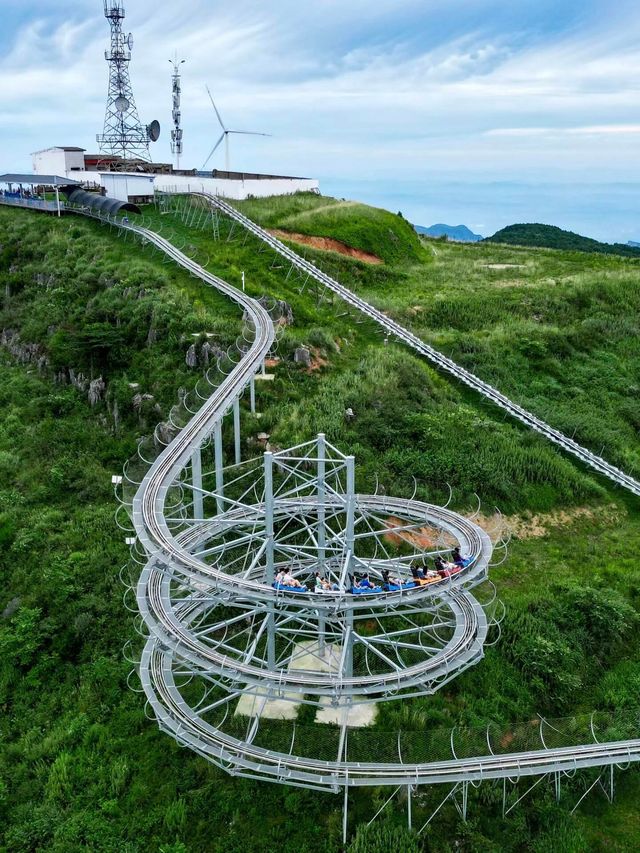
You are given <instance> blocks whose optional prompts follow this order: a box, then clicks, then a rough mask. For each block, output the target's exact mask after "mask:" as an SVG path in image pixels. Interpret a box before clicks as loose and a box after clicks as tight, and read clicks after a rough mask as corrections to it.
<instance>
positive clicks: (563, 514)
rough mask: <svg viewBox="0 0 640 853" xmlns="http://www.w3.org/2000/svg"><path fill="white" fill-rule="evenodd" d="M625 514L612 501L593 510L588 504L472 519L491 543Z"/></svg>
mask: <svg viewBox="0 0 640 853" xmlns="http://www.w3.org/2000/svg"><path fill="white" fill-rule="evenodd" d="M623 516H624V511H623V510H621V509H620V507H617V506H616V505H615V504H609V505H608V506H605V507H600V508H597V509H593V508H591V507H576V508H575V509H568V510H558V511H557V512H546V513H540V514H538V515H531V516H526V517H525V516H520V515H509V516H501V515H498V514H495V515H488V516H487V515H480V516H478V517H477V518H476V519H475V522H476V524H478V525H479V526H480V527H482V529H483V530H485V531H486V532H487V533H488V534H489V536H490V537H491V538H492V540H493V541H494V542H496V541H497V540H498V539H500V538H501V536H502V535H503V534H506V535H509V534H511V535H512V536H513V537H514V538H515V539H541V538H542V537H543V536H546V535H547V533H549V532H550V531H551V530H553V529H557V528H558V527H569V526H571V525H572V524H574V522H576V521H598V522H600V523H603V524H608V525H613V524H616V523H617V522H619V521H620V520H621V519H622V518H623Z"/></svg>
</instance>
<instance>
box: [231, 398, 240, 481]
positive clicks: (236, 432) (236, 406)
mask: <svg viewBox="0 0 640 853" xmlns="http://www.w3.org/2000/svg"><path fill="white" fill-rule="evenodd" d="M233 438H234V445H235V457H236V465H239V464H240V463H241V462H242V444H241V441H242V438H241V435H240V397H236V398H235V400H234V401H233Z"/></svg>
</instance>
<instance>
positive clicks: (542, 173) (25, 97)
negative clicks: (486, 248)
mask: <svg viewBox="0 0 640 853" xmlns="http://www.w3.org/2000/svg"><path fill="white" fill-rule="evenodd" d="M102 5H103V4H102V3H101V2H100V0H74V2H68V0H0V11H1V12H2V27H1V28H0V72H1V78H0V79H2V83H3V85H2V87H0V171H4V170H5V169H7V170H9V169H28V168H30V158H29V154H30V152H32V151H34V150H37V149H40V148H45V147H48V146H50V145H58V144H62V145H82V146H83V147H86V148H88V149H92V150H93V149H95V147H96V144H95V134H96V133H99V132H100V131H101V129H102V122H103V116H104V101H105V95H106V84H107V67H106V63H105V61H104V58H103V57H104V49H105V47H106V46H107V40H108V25H107V22H106V21H105V20H104V17H103V14H102V11H103V10H102ZM176 10H177V11H176ZM126 26H127V28H128V29H130V30H132V31H133V33H134V36H135V47H134V54H133V62H132V66H131V74H132V79H133V84H134V91H135V93H136V98H137V102H138V107H139V110H140V113H141V115H142V118H143V119H144V120H145V121H147V122H148V121H150V120H151V119H152V118H155V117H157V118H159V119H160V121H161V123H162V124H163V126H164V135H163V137H162V139H161V141H160V142H159V143H158V145H157V147H156V148H155V156H156V157H157V159H159V160H165V161H167V160H169V159H170V153H169V133H168V131H169V129H170V128H169V122H170V109H171V101H170V79H169V77H170V66H169V64H168V61H167V60H168V59H169V57H171V56H172V55H173V54H174V51H176V50H177V51H178V52H179V53H180V56H181V57H184V58H186V59H187V64H186V65H185V66H184V84H183V85H184V96H183V115H184V125H185V158H184V163H185V165H189V166H197V167H200V166H201V165H202V163H203V161H204V159H205V157H206V155H207V153H208V151H209V149H210V148H211V145H212V142H213V141H215V138H217V135H218V134H217V131H218V128H217V126H216V122H215V116H214V115H213V112H212V109H211V106H210V104H209V102H208V99H207V95H206V92H205V89H204V86H205V83H208V84H209V85H210V87H211V89H212V91H213V92H214V95H215V97H216V100H217V101H218V105H219V107H220V109H221V111H222V113H223V116H224V117H225V119H226V120H227V123H228V125H230V126H235V127H238V128H241V129H242V128H246V129H252V130H261V131H265V132H268V133H271V134H273V137H272V138H270V139H263V138H252V137H244V138H237V139H235V140H233V143H232V166H233V167H234V168H239V169H245V170H247V171H254V170H259V171H265V172H274V173H282V174H284V173H290V174H301V175H310V176H314V177H319V178H320V180H321V182H322V188H323V190H324V191H325V192H331V193H333V194H335V195H338V196H341V197H347V196H348V197H355V198H360V199H362V200H364V201H368V202H371V203H377V204H381V205H383V206H386V207H389V208H391V209H399V210H402V211H403V213H404V214H405V215H406V216H408V217H409V218H411V219H413V221H415V222H418V223H420V224H425V225H429V224H432V223H433V222H435V221H444V222H450V223H451V224H459V223H460V222H464V223H465V224H467V225H469V226H470V227H472V228H474V229H475V230H478V231H480V232H481V233H484V234H490V233H493V232H494V231H495V230H497V229H498V228H499V227H502V226H504V225H506V224H510V223H511V222H513V221H534V220H537V221H545V222H550V223H553V224H558V225H561V226H562V227H567V228H572V229H574V230H578V231H581V232H582V233H587V234H589V235H591V236H595V237H599V238H601V239H607V240H623V241H626V240H629V239H638V240H640V217H639V216H638V212H639V207H640V206H639V205H638V203H637V201H636V199H637V197H638V195H639V192H638V191H639V190H640V176H639V175H638V149H639V145H640V51H639V50H638V48H637V45H638V43H640V7H638V4H637V3H636V2H633V3H632V2H628V0H616V2H615V3H611V2H610V0H609V2H602V0H584V2H581V3H578V2H574V0H561V2H559V0H554V2H551V0H536V2H530V0H511V2H495V0H494V2H490V0H449V2H448V3H443V2H440V0H438V2H436V1H435V0H305V2H304V3H302V2H299V0H275V2H273V3H269V4H267V3H265V2H264V0H235V2H234V3H233V4H230V3H228V2H225V3H222V2H218V0H181V2H180V3H175V2H172V3H169V2H166V0H128V3H127V20H126ZM220 153H221V152H220ZM212 165H218V166H223V161H222V157H221V158H220V160H219V161H214V162H213V164H212Z"/></svg>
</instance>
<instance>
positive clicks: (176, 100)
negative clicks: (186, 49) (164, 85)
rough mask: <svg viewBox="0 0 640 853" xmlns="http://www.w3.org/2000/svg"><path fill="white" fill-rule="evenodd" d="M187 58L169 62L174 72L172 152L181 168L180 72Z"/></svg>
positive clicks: (172, 83) (172, 82)
mask: <svg viewBox="0 0 640 853" xmlns="http://www.w3.org/2000/svg"><path fill="white" fill-rule="evenodd" d="M185 61H186V60H184V59H181V60H180V61H178V57H177V56H176V58H175V59H170V60H169V62H170V63H171V65H172V66H173V74H172V75H171V95H172V99H173V103H172V110H171V117H172V119H173V130H172V131H171V153H172V154H173V155H174V156H175V158H176V169H178V170H179V169H180V157H181V156H182V152H183V138H184V131H183V130H182V110H181V104H180V102H181V96H182V77H181V74H180V66H181V65H184V63H185Z"/></svg>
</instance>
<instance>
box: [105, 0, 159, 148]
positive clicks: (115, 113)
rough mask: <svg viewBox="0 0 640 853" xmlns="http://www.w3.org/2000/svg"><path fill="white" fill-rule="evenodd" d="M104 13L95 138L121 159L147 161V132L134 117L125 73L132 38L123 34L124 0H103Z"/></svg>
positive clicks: (134, 106)
mask: <svg viewBox="0 0 640 853" xmlns="http://www.w3.org/2000/svg"><path fill="white" fill-rule="evenodd" d="M104 14H105V17H106V18H107V20H108V21H109V24H110V26H111V47H110V50H108V51H106V52H105V59H106V60H107V62H108V64H109V90H108V94H107V108H106V113H105V119H104V129H103V131H102V134H101V135H100V134H99V135H98V136H97V137H96V139H97V141H98V143H99V145H100V151H101V152H103V153H105V154H114V155H116V156H119V157H122V158H123V159H125V160H134V159H138V160H146V161H150V160H151V155H150V153H149V135H148V131H147V128H146V127H145V126H143V125H142V123H141V121H140V118H139V116H138V108H137V107H136V102H135V99H134V97H133V87H132V85H131V78H130V75H129V63H130V62H131V48H132V47H133V37H132V36H131V35H125V33H124V31H123V28H122V26H123V22H124V17H125V9H124V0H104Z"/></svg>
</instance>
